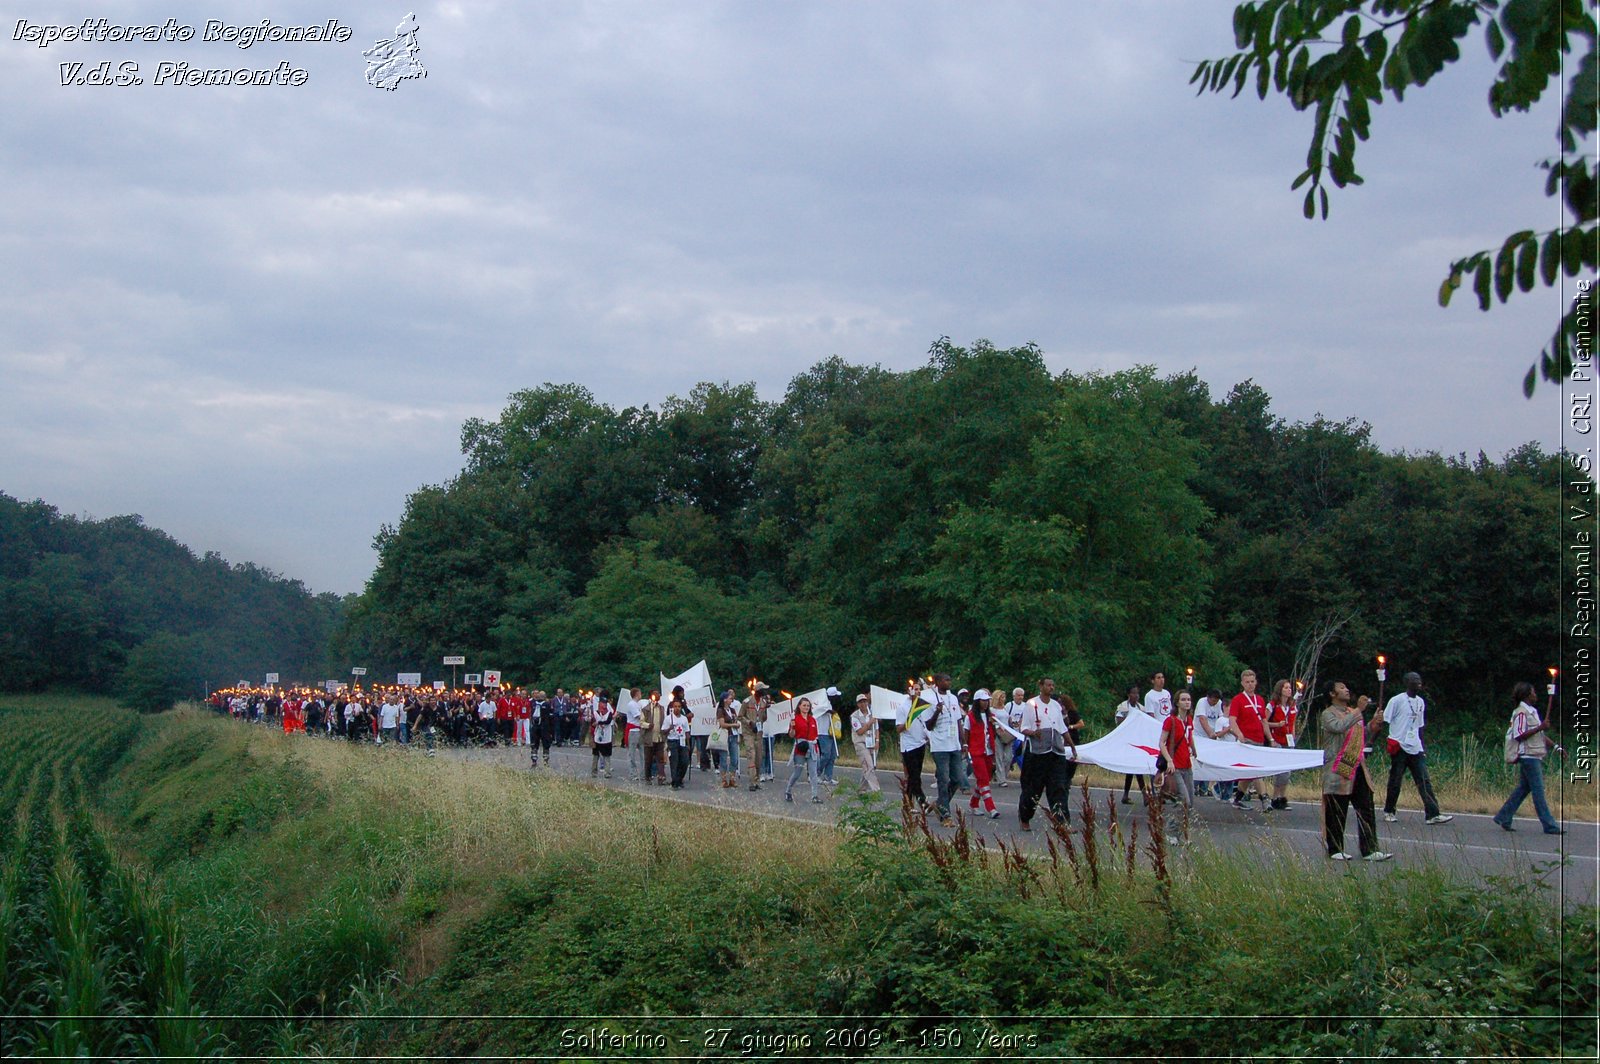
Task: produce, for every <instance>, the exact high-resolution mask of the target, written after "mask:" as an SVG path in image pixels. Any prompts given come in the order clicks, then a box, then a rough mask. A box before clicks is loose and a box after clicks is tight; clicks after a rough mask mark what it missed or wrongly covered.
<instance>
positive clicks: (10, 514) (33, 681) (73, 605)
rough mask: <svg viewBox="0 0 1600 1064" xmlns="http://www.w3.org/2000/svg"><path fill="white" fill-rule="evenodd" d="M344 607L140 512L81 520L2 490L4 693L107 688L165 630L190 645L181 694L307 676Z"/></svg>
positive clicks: (0, 683) (0, 676)
mask: <svg viewBox="0 0 1600 1064" xmlns="http://www.w3.org/2000/svg"><path fill="white" fill-rule="evenodd" d="M339 609H340V604H339V601H338V599H337V598H335V597H334V596H332V595H319V596H313V595H311V594H310V593H309V592H308V591H307V590H306V589H305V587H304V586H303V585H301V584H300V583H299V581H292V580H284V579H282V578H281V577H278V576H277V575H275V574H273V573H271V572H268V571H267V570H265V569H261V568H258V567H256V566H253V565H229V564H228V563H227V562H225V561H224V560H223V559H222V558H221V557H220V556H218V555H216V554H206V555H205V556H204V557H203V558H196V557H195V556H194V555H193V554H192V553H191V552H190V551H189V550H188V548H186V547H184V546H183V545H182V544H179V543H177V542H176V541H174V540H173V539H172V538H171V537H169V536H167V535H166V534H165V533H163V532H159V531H156V530H155V529H150V528H146V527H144V524H143V523H142V521H141V520H140V518H138V517H135V516H129V517H112V518H108V519H106V520H103V521H91V520H84V519H80V518H76V517H72V516H64V515H62V514H60V513H58V512H57V511H56V509H55V507H53V506H48V505H46V504H45V503H44V502H41V501H37V500H36V501H34V502H27V503H25V502H19V501H18V500H16V499H13V498H11V497H10V496H8V495H5V494H3V493H0V691H37V690H43V689H45V688H48V687H67V688H72V689H76V690H82V691H91V692H97V693H109V692H111V691H112V690H114V689H115V688H116V686H117V684H118V680H119V678H120V677H122V676H123V675H125V666H126V664H127V662H128V657H129V655H130V654H131V653H132V652H133V651H134V649H135V648H136V647H138V646H139V645H140V644H142V643H144V642H145V641H146V640H148V639H150V638H151V637H152V636H156V635H158V634H167V635H171V636H174V637H180V638H184V639H188V640H189V645H190V647H191V650H190V652H189V653H187V654H186V655H184V660H185V662H186V663H187V665H188V666H189V667H188V671H187V672H186V673H185V674H184V675H183V677H182V678H181V679H182V684H181V690H182V691H183V692H184V693H188V694H192V695H199V694H202V693H203V692H204V690H205V689H206V688H207V687H208V686H213V687H215V686H221V685H223V684H226V683H232V682H234V681H236V680H238V679H239V678H240V677H242V676H258V677H259V675H260V673H262V672H263V671H266V670H272V671H277V672H281V673H283V674H284V675H286V676H295V677H309V676H310V674H311V673H312V672H314V671H316V670H320V668H321V667H322V655H323V652H324V650H325V648H326V646H327V642H328V638H329V633H330V632H331V630H332V629H333V626H334V622H335V621H336V619H337V615H338V612H339Z"/></svg>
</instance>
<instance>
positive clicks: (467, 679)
mask: <svg viewBox="0 0 1600 1064" xmlns="http://www.w3.org/2000/svg"><path fill="white" fill-rule="evenodd" d="M461 682H462V683H464V684H466V685H467V686H468V687H472V686H474V685H476V684H480V683H482V682H483V674H482V673H480V672H469V673H467V674H465V675H464V676H462V677H461Z"/></svg>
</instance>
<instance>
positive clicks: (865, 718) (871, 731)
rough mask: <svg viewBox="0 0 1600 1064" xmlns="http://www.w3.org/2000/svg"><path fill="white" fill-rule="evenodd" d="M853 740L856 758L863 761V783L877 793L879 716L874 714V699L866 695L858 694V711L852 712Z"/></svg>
mask: <svg viewBox="0 0 1600 1064" xmlns="http://www.w3.org/2000/svg"><path fill="white" fill-rule="evenodd" d="M850 736H851V742H853V743H854V744H855V748H856V758H857V760H859V761H860V762H861V783H862V785H863V786H864V787H866V788H867V790H869V791H871V792H872V793H873V794H877V793H878V791H879V787H878V718H876V717H874V716H873V715H872V700H871V699H870V698H868V697H867V696H866V695H857V696H856V711H855V712H854V713H852V714H850Z"/></svg>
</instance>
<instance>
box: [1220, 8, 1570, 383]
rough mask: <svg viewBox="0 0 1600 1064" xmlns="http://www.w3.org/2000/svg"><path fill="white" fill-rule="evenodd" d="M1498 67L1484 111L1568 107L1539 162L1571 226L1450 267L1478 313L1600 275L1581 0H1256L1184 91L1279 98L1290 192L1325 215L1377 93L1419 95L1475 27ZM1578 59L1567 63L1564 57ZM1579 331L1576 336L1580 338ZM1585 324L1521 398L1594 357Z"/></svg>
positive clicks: (1543, 358) (1543, 359) (1547, 356)
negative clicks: (1228, 49) (1583, 355)
mask: <svg viewBox="0 0 1600 1064" xmlns="http://www.w3.org/2000/svg"><path fill="white" fill-rule="evenodd" d="M1480 25H1481V26H1482V27H1483V37H1484V43H1485V45H1486V46H1487V48H1488V52H1489V55H1490V57H1491V58H1492V59H1493V60H1494V61H1495V62H1497V63H1499V68H1498V70H1497V71H1496V74H1495V78H1494V81H1493V82H1492V84H1491V85H1490V87H1489V94H1488V99H1489V109H1490V111H1491V112H1492V113H1493V114H1494V115H1495V116H1496V117H1500V116H1502V115H1504V114H1505V113H1506V112H1508V111H1527V110H1528V109H1529V108H1530V107H1532V106H1533V104H1535V103H1536V102H1538V101H1539V100H1540V99H1541V98H1542V97H1543V96H1544V94H1545V93H1546V92H1547V91H1548V90H1549V88H1550V85H1551V83H1552V82H1553V81H1559V80H1560V79H1561V78H1562V77H1563V76H1565V77H1566V79H1567V81H1566V96H1565V99H1564V104H1563V107H1562V110H1561V122H1560V126H1559V128H1558V130H1557V134H1556V135H1557V140H1558V142H1559V145H1560V150H1561V156H1560V157H1559V158H1556V159H1551V160H1546V161H1545V162H1544V163H1542V164H1541V165H1542V167H1543V168H1544V169H1545V170H1547V171H1548V172H1549V178H1548V180H1547V182H1546V184H1545V194H1546V195H1547V196H1550V197H1557V196H1559V197H1560V201H1561V203H1562V205H1563V206H1564V207H1565V209H1566V211H1567V213H1568V214H1569V215H1570V219H1571V221H1570V224H1568V225H1564V226H1560V227H1557V228H1556V229H1552V230H1550V231H1548V232H1546V233H1544V234H1542V248H1541V234H1537V233H1535V232H1533V231H1532V230H1523V231H1521V232H1517V233H1513V234H1511V235H1510V236H1509V237H1507V238H1506V239H1505V240H1504V241H1503V242H1502V243H1501V245H1500V247H1499V249H1498V250H1495V249H1490V250H1485V251H1479V252H1476V253H1474V254H1472V255H1468V256H1466V257H1465V258H1461V259H1457V260H1456V261H1455V262H1452V263H1451V264H1450V271H1449V274H1448V275H1447V276H1446V277H1445V280H1444V283H1443V284H1442V285H1441V286H1440V288H1439V303H1440V305H1441V306H1445V305H1448V304H1449V302H1450V298H1451V296H1452V295H1453V294H1454V293H1455V291H1456V290H1457V289H1458V288H1460V287H1461V286H1462V285H1463V284H1464V283H1466V282H1467V280H1468V278H1471V283H1472V289H1473V294H1474V295H1475V296H1476V297H1477V300H1478V306H1479V308H1480V309H1482V310H1488V309H1489V308H1490V307H1491V306H1492V305H1493V302H1492V301H1493V300H1498V301H1499V302H1501V303H1504V302H1506V301H1507V300H1508V299H1510V298H1511V293H1512V291H1513V290H1519V291H1522V292H1529V291H1532V290H1533V288H1534V285H1535V278H1536V275H1537V277H1538V279H1539V280H1542V282H1543V283H1544V284H1545V285H1546V286H1550V285H1554V284H1555V283H1556V277H1557V274H1558V271H1560V272H1563V273H1565V274H1566V276H1568V277H1573V276H1576V275H1577V274H1578V273H1579V272H1580V271H1581V270H1585V269H1587V270H1590V271H1593V270H1594V269H1595V268H1596V267H1597V266H1600V226H1596V225H1595V224H1594V222H1595V221H1596V217H1597V213H1600V196H1597V195H1596V184H1595V172H1594V162H1593V159H1592V157H1591V156H1592V152H1586V151H1584V150H1582V149H1583V142H1584V141H1585V140H1586V138H1588V137H1589V136H1590V135H1591V134H1593V133H1594V131H1595V125H1596V115H1597V110H1600V107H1597V89H1596V86H1597V84H1600V67H1597V60H1596V56H1595V39H1596V22H1595V17H1594V11H1593V5H1591V4H1586V3H1584V2H1583V0H1505V2H1504V3H1503V4H1502V3H1501V2H1500V0H1260V2H1252V3H1245V4H1241V5H1239V6H1238V7H1237V8H1235V9H1234V13H1233V30H1234V39H1235V44H1236V45H1237V47H1238V48H1239V51H1238V52H1236V53H1234V54H1233V55H1231V56H1228V57H1227V58H1224V59H1215V60H1206V61H1204V62H1201V63H1200V64H1199V65H1198V66H1197V67H1196V68H1195V72H1194V75H1193V77H1191V78H1190V83H1191V84H1198V85H1199V90H1198V91H1200V92H1208V91H1209V92H1221V91H1224V90H1225V89H1228V88H1229V87H1230V86H1231V88H1232V92H1233V95H1234V96H1237V95H1239V93H1240V92H1242V91H1243V90H1244V88H1245V86H1246V85H1247V84H1250V83H1251V82H1252V81H1253V83H1254V87H1255V90H1256V94H1257V95H1258V96H1260V97H1261V98H1262V99H1265V98H1266V96H1267V93H1268V92H1269V91H1271V92H1277V93H1281V94H1282V95H1283V96H1284V97H1285V98H1287V99H1288V101H1289V102H1290V104H1291V105H1292V106H1293V107H1294V108H1295V109H1296V110H1299V111H1304V110H1307V109H1309V110H1311V112H1312V127H1311V128H1312V132H1311V148H1310V151H1309V152H1308V153H1307V156H1306V168H1305V170H1303V171H1302V172H1301V173H1300V175H1299V176H1298V177H1296V178H1295V180H1294V183H1293V184H1292V185H1291V186H1290V187H1291V188H1295V189H1298V188H1300V187H1301V186H1302V185H1306V186H1307V187H1306V195H1305V204H1304V212H1305V216H1306V217H1307V218H1313V217H1315V216H1316V215H1317V213H1318V212H1319V210H1320V212H1321V215H1322V217H1323V218H1327V216H1328V192H1327V187H1326V185H1325V184H1324V179H1325V178H1326V179H1327V180H1330V181H1331V182H1332V183H1333V184H1334V185H1335V186H1336V187H1338V188H1343V187H1345V186H1346V185H1359V184H1361V183H1362V178H1361V175H1360V174H1359V173H1357V172H1356V166H1355V156H1356V145H1357V144H1358V143H1359V142H1360V141H1364V140H1366V139H1367V138H1368V136H1369V135H1370V133H1371V110H1370V109H1371V107H1373V106H1376V105H1378V104H1381V103H1382V102H1383V100H1384V96H1385V93H1387V94H1389V95H1391V96H1393V98H1394V99H1395V100H1396V101H1399V100H1403V99H1404V98H1405V93H1406V90H1407V89H1409V88H1412V87H1413V86H1415V87H1421V86H1423V85H1426V84H1427V83H1428V82H1429V81H1431V80H1432V79H1433V77H1434V75H1436V74H1438V73H1439V72H1440V71H1442V70H1443V69H1444V68H1445V67H1447V66H1449V65H1450V64H1452V63H1454V62H1456V61H1458V60H1459V59H1460V58H1461V42H1462V41H1463V40H1464V39H1465V38H1466V37H1467V36H1468V35H1469V34H1471V33H1472V32H1473V30H1474V29H1475V28H1476V27H1478V26H1480ZM1575 46H1576V47H1577V48H1580V49H1583V51H1582V55H1581V58H1579V59H1578V60H1577V61H1576V62H1571V61H1569V60H1568V58H1567V57H1568V56H1569V55H1571V54H1572V53H1573V51H1574V47H1575ZM1584 328H1587V329H1588V331H1587V333H1584V332H1581V331H1580V330H1581V329H1584ZM1592 338H1593V329H1592V326H1590V325H1589V318H1588V316H1587V315H1583V314H1580V313H1579V312H1578V309H1577V308H1570V309H1569V310H1568V311H1567V312H1566V313H1565V314H1564V315H1563V316H1562V318H1561V320H1560V322H1559V324H1558V325H1557V327H1556V331H1555V334H1554V336H1553V337H1552V339H1551V342H1550V344H1549V346H1548V347H1546V348H1545V350H1544V351H1543V352H1542V353H1541V354H1540V357H1539V360H1538V362H1536V363H1535V364H1534V366H1533V367H1532V368H1531V369H1530V370H1529V371H1528V375H1527V377H1526V379H1525V380H1524V382H1523V390H1524V391H1525V392H1526V393H1528V394H1529V395H1531V394H1532V393H1533V389H1534V385H1535V379H1536V375H1537V374H1542V375H1543V376H1544V378H1545V379H1546V380H1549V381H1554V382H1559V381H1562V380H1565V379H1566V377H1567V376H1568V375H1569V374H1570V373H1571V372H1572V369H1573V357H1574V353H1575V352H1576V351H1578V350H1580V349H1582V350H1588V349H1590V348H1592V346H1593V345H1592V343H1591V342H1590V341H1592Z"/></svg>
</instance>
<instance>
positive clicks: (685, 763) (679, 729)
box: [663, 687, 694, 791]
mask: <svg viewBox="0 0 1600 1064" xmlns="http://www.w3.org/2000/svg"><path fill="white" fill-rule="evenodd" d="M693 719H694V715H693V714H692V713H690V712H689V707H688V704H687V703H686V702H685V701H684V699H683V688H681V687H674V688H673V689H672V701H671V702H669V703H667V715H666V719H665V721H664V726H663V734H665V736H666V740H667V749H668V750H669V751H670V752H671V761H672V789H673V790H675V791H681V790H683V780H684V777H685V776H687V775H688V774H689V746H690V743H689V723H690V722H691V721H692V720H693Z"/></svg>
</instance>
